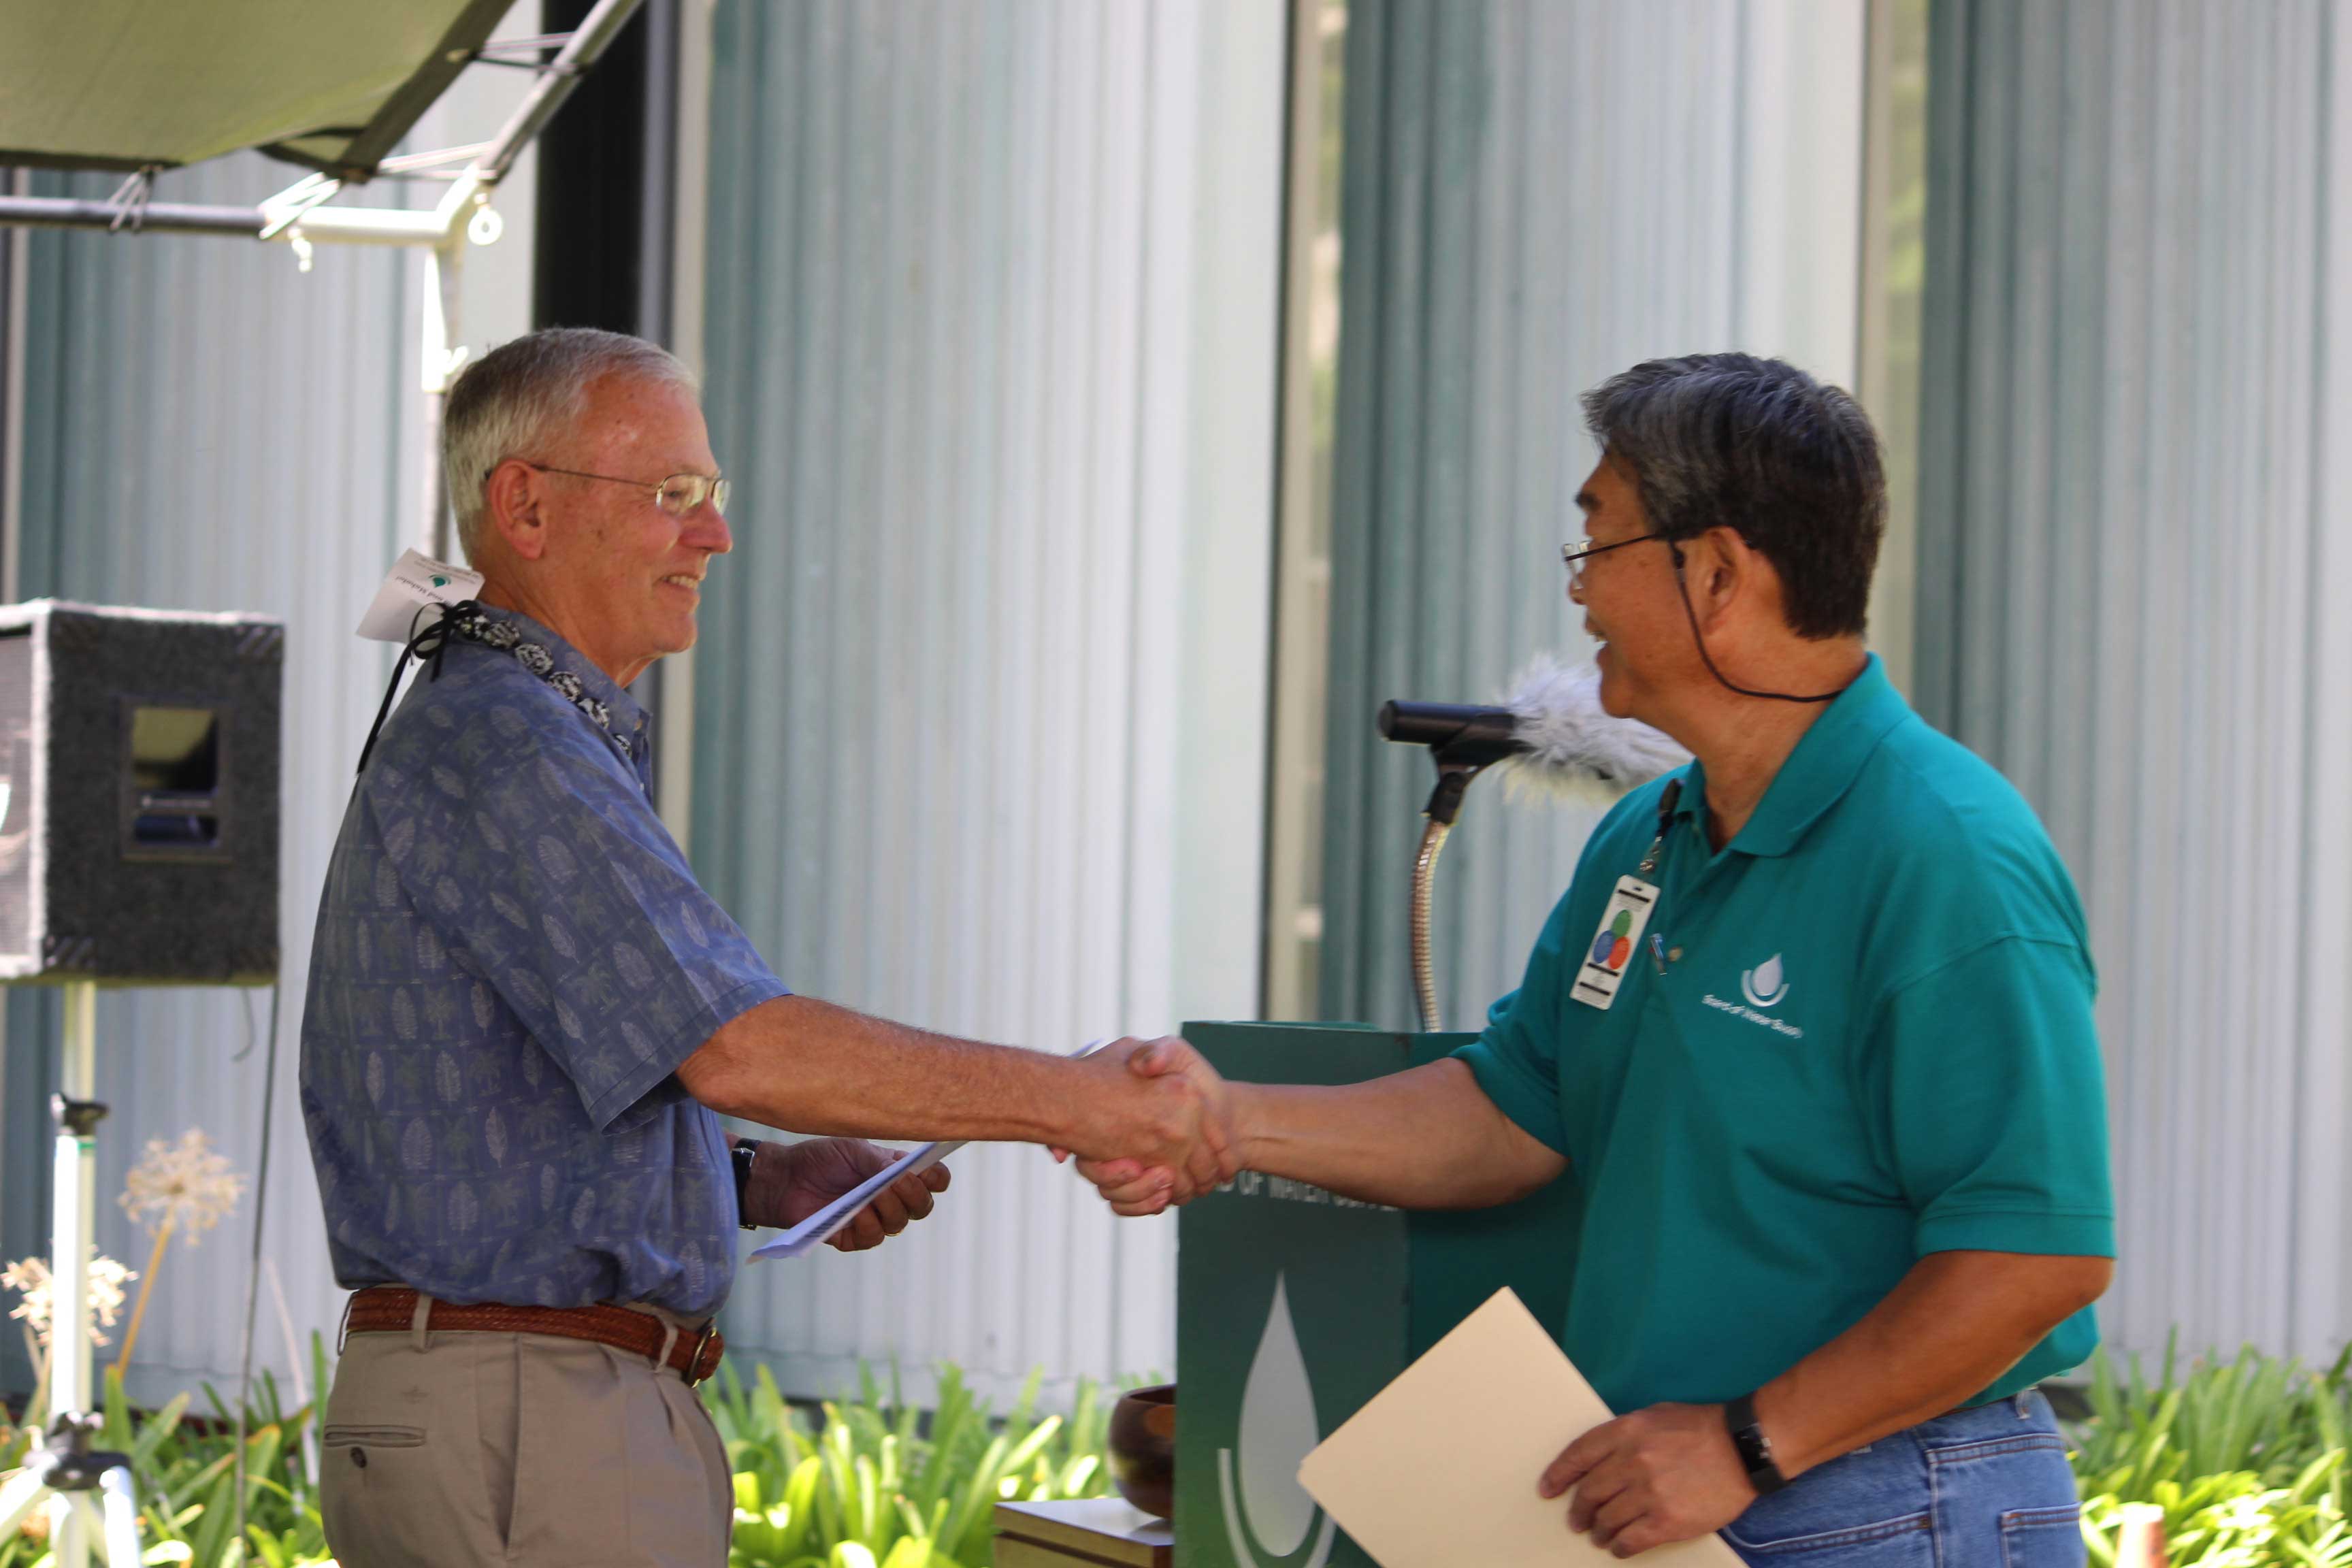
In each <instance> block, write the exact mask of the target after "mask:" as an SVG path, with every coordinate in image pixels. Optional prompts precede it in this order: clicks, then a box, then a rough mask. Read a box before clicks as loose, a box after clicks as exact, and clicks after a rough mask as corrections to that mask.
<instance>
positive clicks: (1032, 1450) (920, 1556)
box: [709, 1366, 1108, 1568]
mask: <svg viewBox="0 0 2352 1568" xmlns="http://www.w3.org/2000/svg"><path fill="white" fill-rule="evenodd" d="M1039 1382H1040V1374H1038V1373H1031V1374H1030V1378H1029V1381H1028V1383H1027V1384H1026V1385H1025V1386H1024V1388H1023V1390H1022V1393H1021V1397H1020V1400H1019V1401H1018V1402H1017V1403H1016V1404H1015V1405H1014V1406H1013V1411H1012V1413H1011V1414H1010V1415H1007V1416H1006V1417H1005V1418H1004V1421H1003V1424H1002V1426H998V1424H996V1423H995V1422H993V1421H992V1419H991V1416H990V1412H989V1407H988V1405H987V1404H986V1402H984V1401H982V1400H977V1399H975V1398H974V1397H973V1396H972V1394H971V1390H970V1389H969V1388H967V1387H966V1386H965V1384H964V1381H963V1377H962V1374H961V1373H959V1372H958V1371H957V1369H955V1368H954V1367H952V1366H947V1367H942V1368H941V1369H940V1374H939V1400H938V1405H937V1408H936V1409H934V1410H933V1411H931V1412H930V1415H929V1420H928V1421H926V1420H925V1419H923V1416H922V1414H921V1413H920V1412H919V1411H917V1410H916V1409H914V1408H913V1407H912V1406H910V1405H908V1403H907V1402H906V1400H905V1398H904V1397H903V1396H901V1394H899V1392H898V1387H897V1378H896V1376H895V1374H894V1376H893V1378H892V1389H891V1394H890V1397H889V1398H888V1399H887V1400H886V1399H885V1398H884V1397H883V1396H882V1394H881V1391H880V1389H879V1388H878V1387H877V1384H876V1383H875V1380H874V1376H873V1373H872V1372H871V1371H870V1370H868V1369H865V1368H860V1370H859V1373H858V1384H859V1387H858V1397H857V1398H856V1399H855V1400H847V1401H841V1402H837V1403H829V1404H827V1405H824V1425H823V1426H822V1427H816V1426H814V1423H812V1422H811V1421H810V1419H809V1417H808V1416H807V1415H804V1414H803V1412H801V1411H799V1410H796V1409H794V1408H793V1406H792V1405H788V1404H786V1403H785V1401H784V1398H783V1395H782V1393H781V1392H780V1391H779V1390H778V1389H777V1387H776V1383H775V1380H774V1379H773V1378H772V1377H771V1376H770V1375H769V1373H768V1370H767V1368H766V1367H764V1366H763V1367H761V1369H760V1370H759V1373H758V1375H757V1377H756V1378H755V1379H754V1381H753V1383H752V1384H751V1386H750V1387H749V1388H746V1387H745V1386H744V1385H743V1384H742V1383H741V1381H740V1379H739V1378H737V1377H736V1376H735V1374H734V1373H733V1370H732V1369H731V1368H724V1369H722V1370H721V1372H720V1373H719V1380H718V1384H717V1386H716V1388H715V1390H714V1391H711V1397H710V1399H709V1405H710V1408H711V1415H712V1418H713V1419H714V1420H715V1421H716V1422H717V1423H718V1426H719V1436H720V1437H721V1438H722V1439H724V1440H725V1442H726V1444H727V1453H728V1460H729V1463H730V1465H731V1466H732V1467H733V1468H734V1470H735V1536H734V1546H733V1549H732V1551H731V1552H730V1555H729V1558H728V1562H729V1564H730V1568H985V1565H986V1563H987V1562H988V1557H989V1542H990V1539H991V1538H992V1535H993V1534H994V1531H995V1525H994V1521H993V1514H994V1510H995V1507H996V1504H997V1503H998V1502H1000V1501H1038V1500H1057V1499H1063V1498H1079V1497H1096V1496H1099V1495H1100V1494H1101V1493H1102V1492H1103V1491H1104V1490H1106V1489H1107V1488H1108V1479H1107V1477H1106V1475H1105V1473H1104V1469H1103V1454H1102V1448H1103V1436H1104V1427H1105V1424H1106V1421H1107V1417H1108V1402H1107V1401H1106V1400H1105V1399H1104V1397H1103V1395H1102V1394H1101V1392H1100V1390H1099V1389H1098V1387H1097V1385H1096V1384H1094V1383H1092V1382H1091V1381H1082V1382H1081V1383H1080V1384H1078V1388H1077V1394H1076V1400H1075V1401H1074V1403H1073V1409H1072V1412H1071V1415H1070V1417H1069V1419H1068V1420H1067V1421H1065V1420H1064V1419H1063V1418H1062V1417H1061V1416H1059V1415H1047V1416H1045V1417H1043V1418H1042V1419H1041V1418H1040V1417H1039V1416H1038V1415H1037V1411H1036V1402H1037V1392H1038V1385H1039Z"/></svg>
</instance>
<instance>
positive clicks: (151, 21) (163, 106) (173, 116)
mask: <svg viewBox="0 0 2352 1568" xmlns="http://www.w3.org/2000/svg"><path fill="white" fill-rule="evenodd" d="M511 3H512V0H70V3H67V0H0V164H10V163H16V164H30V165H34V166H36V167H47V168H66V169H139V168H145V167H148V166H151V165H161V166H163V167H166V168H169V167H173V166H175V165H178V164H183V163H200V162H202V161H203V160H205V159H206V158H215V157H218V156H220V155H221V154H222V153H234V152H237V151H239V150H241V149H244V148H247V147H256V148H259V149H260V150H261V151H262V152H265V153H272V154H275V155H276V156H278V157H280V158H285V159H288V160H289V161H291V162H293V163H302V164H306V165H308V166H310V167H311V168H314V169H321V170H324V171H326V172H327V173H329V174H333V175H335V176H337V177H338V178H341V179H344V180H353V181H357V180H365V179H367V178H368V177H369V176H370V175H372V174H374V173H375V172H376V165H377V163H379V162H380V161H381V160H382V159H383V157H385V156H386V155H387V154H388V153H391V152H392V150H393V148H394V146H396V145H397V144H398V143H399V142H400V139H401V138H402V137H403V136H404V135H406V134H407V133H408V131H409V128H410V127H411V126H413V125H414V124H415V122H416V120H417V117H418V116H419V115H421V114H423V113H424V112H425V110H426V109H428V108H430V107H431V106H432V103H433V100H435V99H436V98H437V97H439V96H440V94H441V91H442V89H444V88H446V87H447V86H448V84H449V83H450V81H451V80H452V79H455V78H456V76H457V73H458V72H459V71H460V70H462V69H464V68H465V67H466V65H467V62H468V61H469V60H471V59H472V58H473V56H474V53H475V51H476V50H478V48H480V47H482V45H483V43H484V42H485V41H487V40H488V37H489V36H490V32H491V29H492V28H494V27H496V26H498V23H499V18H500V17H501V16H504V15H505V14H506V11H507V9H508V7H509V5H510V4H511Z"/></svg>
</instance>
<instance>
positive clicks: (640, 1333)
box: [343, 1285, 727, 1383]
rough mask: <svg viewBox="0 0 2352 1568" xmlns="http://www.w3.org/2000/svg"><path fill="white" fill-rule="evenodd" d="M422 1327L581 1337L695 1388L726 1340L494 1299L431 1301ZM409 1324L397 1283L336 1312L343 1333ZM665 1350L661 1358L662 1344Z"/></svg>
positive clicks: (611, 1312)
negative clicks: (667, 1370)
mask: <svg viewBox="0 0 2352 1568" xmlns="http://www.w3.org/2000/svg"><path fill="white" fill-rule="evenodd" d="M426 1312H427V1316H426V1318H425V1328H426V1329H427V1330H428V1331H432V1332H434V1333H439V1332H442V1331H446V1330H456V1331H460V1332H464V1331H474V1332H478V1333H492V1334H553V1335H555V1336H556V1337H557V1338H559V1339H566V1340H588V1341H590V1342H593V1343H596V1344H600V1345H611V1346H613V1347H614V1349H615V1350H625V1351H628V1352H631V1353H633V1354H635V1355H641V1356H643V1357H645V1358H646V1360H647V1361H649V1362H653V1363H656V1364H659V1365H664V1366H667V1367H669V1368H671V1369H672V1370H674V1371H675V1372H677V1374H678V1375H679V1376H681V1377H683V1378H685V1379H686V1381H687V1382H688V1383H700V1382H701V1381H702V1380H703V1379H705V1378H707V1377H709V1375H710V1374H711V1373H714V1372H717V1371H718V1370H719V1357H720V1356H722V1355H724V1354H726V1353H727V1341H726V1339H725V1338H724V1336H722V1335H721V1334H720V1333H719V1328H718V1325H717V1323H716V1322H713V1323H711V1324H709V1325H707V1326H705V1327H704V1328H703V1329H702V1330H701V1331H699V1332H696V1331H690V1330H677V1329H673V1328H672V1327H671V1326H670V1325H669V1324H668V1323H667V1322H664V1321H662V1320H661V1319H659V1318H656V1317H655V1316H654V1315H653V1314H652V1313H650V1312H633V1311H631V1310H629V1309H628V1308H626V1307H603V1306H598V1307H509V1306H506V1305H503V1304H501V1303H499V1302H495V1301H486V1302H483V1303H481V1304H480V1305H478V1306H472V1307H461V1306H458V1305H457V1304H456V1303H455V1302H451V1301H435V1302H434V1303H432V1305H431V1306H430V1307H428V1308H427V1309H426ZM415 1323H416V1292H415V1291H414V1290H411V1289H407V1288H406V1287H405V1286H401V1285H372V1286H370V1287H368V1289H364V1290H361V1291H358V1292H356V1293H355V1294H354V1295H353V1296H352V1300H351V1306H350V1307H349V1308H348V1309H347V1310H345V1312H344V1315H343V1331H344V1332H345V1333H347V1334H387V1333H406V1332H408V1331H410V1330H411V1329H413V1328H415ZM665 1341H667V1342H669V1353H668V1354H667V1356H665V1355H663V1354H662V1346H663V1342H665Z"/></svg>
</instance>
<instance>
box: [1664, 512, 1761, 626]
mask: <svg viewBox="0 0 2352 1568" xmlns="http://www.w3.org/2000/svg"><path fill="white" fill-rule="evenodd" d="M1680 548H1681V550H1682V554H1683V584H1684V591H1685V593H1687V594H1688V595H1690V606H1691V609H1692V611H1693V612H1694V613H1696V615H1697V616H1698V619H1699V624H1700V625H1701V626H1707V627H1710V628H1711V627H1713V626H1715V624H1716V623H1717V621H1718V620H1719V619H1720V618H1721V617H1722V616H1723V614H1724V612H1725V611H1727V610H1728V609H1729V608H1730V607H1731V605H1732V602H1733V601H1734V600H1736V599H1738V597H1739V596H1740V595H1743V594H1746V593H1750V592H1753V591H1754V588H1755V584H1754V582H1753V581H1752V574H1753V572H1754V569H1755V567H1756V565H1757V564H1759V562H1760V560H1761V557H1759V556H1757V555H1756V554H1755V552H1753V551H1751V550H1749V549H1748V544H1747V542H1746V541H1744V540H1742V539H1741V538H1740V537H1739V534H1738V531H1737V530H1735V529H1729V528H1710V529H1708V530H1707V531H1706V532H1704V533H1701V534H1698V535H1696V537H1693V538H1690V539H1685V540H1684V541H1682V542H1681V546H1680Z"/></svg>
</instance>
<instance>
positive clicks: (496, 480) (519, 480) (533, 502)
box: [482, 458, 547, 561]
mask: <svg viewBox="0 0 2352 1568" xmlns="http://www.w3.org/2000/svg"><path fill="white" fill-rule="evenodd" d="M545 484H546V476H545V475H543V474H541V472H540V471H539V470H538V469H537V468H532V467H531V466H530V464H529V463H526V462H524V461H523V460H522V459H521V458H508V459H507V460H506V461H505V462H503V463H500V464H499V466H498V467H497V468H492V469H491V470H490V477H489V478H488V479H487V480H485V481H484V482H483V485H482V521H484V522H485V523H487V524H488V525H489V527H490V529H491V530H492V531H495V532H496V533H497V534H498V536H499V538H500V539H501V540H504V541H505V542H506V546H507V548H508V549H509V550H511V551H513V552H515V555H516V557H517V558H518V559H520V560H523V561H536V560H538V559H539V558H540V557H541V555H544V554H545V553H547V520H546V518H545V517H544V516H543V515H542V513H541V507H540V503H541V500H542V499H543V495H544V490H545Z"/></svg>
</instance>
